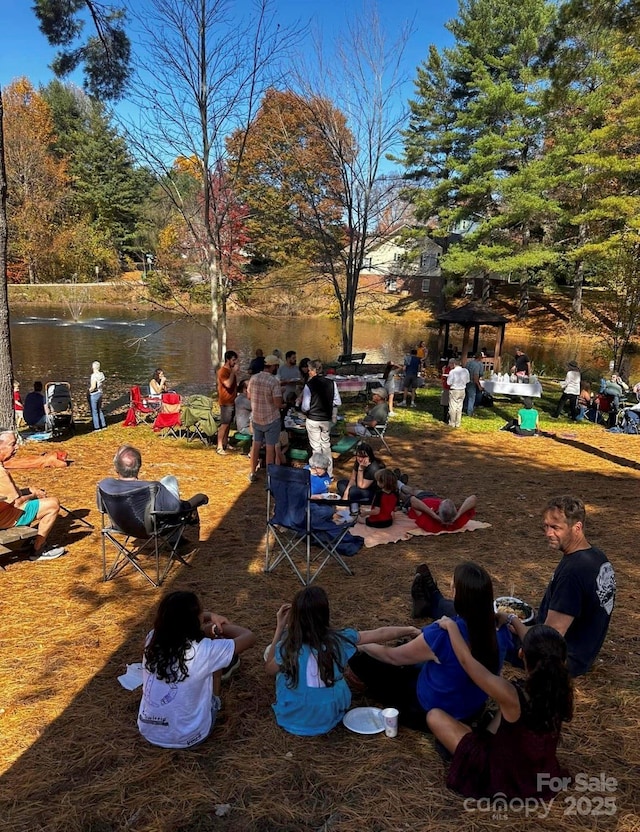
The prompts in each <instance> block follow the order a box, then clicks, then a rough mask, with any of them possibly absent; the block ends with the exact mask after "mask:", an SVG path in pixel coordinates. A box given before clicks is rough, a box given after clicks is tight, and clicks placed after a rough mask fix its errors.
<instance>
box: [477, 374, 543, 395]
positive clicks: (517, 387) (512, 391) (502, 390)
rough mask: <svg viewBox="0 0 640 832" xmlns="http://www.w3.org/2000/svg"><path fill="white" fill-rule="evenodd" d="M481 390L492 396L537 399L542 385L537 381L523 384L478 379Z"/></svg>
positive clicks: (540, 393)
mask: <svg viewBox="0 0 640 832" xmlns="http://www.w3.org/2000/svg"><path fill="white" fill-rule="evenodd" d="M480 384H481V385H482V389H483V390H485V391H486V392H487V393H489V394H490V395H492V396H495V395H496V394H497V395H501V396H517V397H518V398H521V397H522V396H528V397H530V398H535V399H539V398H540V397H541V396H542V385H541V384H540V382H539V381H537V380H536V381H534V382H533V383H531V382H530V383H529V384H524V383H522V382H518V381H490V380H489V379H486V380H485V379H480Z"/></svg>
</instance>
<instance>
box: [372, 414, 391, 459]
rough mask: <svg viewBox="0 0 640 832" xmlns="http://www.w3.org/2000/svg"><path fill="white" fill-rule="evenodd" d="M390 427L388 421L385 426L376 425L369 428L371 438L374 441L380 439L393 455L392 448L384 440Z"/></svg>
mask: <svg viewBox="0 0 640 832" xmlns="http://www.w3.org/2000/svg"><path fill="white" fill-rule="evenodd" d="M388 426H389V420H388V419H387V421H386V422H385V423H384V424H383V425H376V426H375V427H372V428H369V431H370V432H371V438H372V439H379V440H380V442H382V444H383V445H384V446H385V448H386V449H387V451H388V452H389V453H391V448H390V447H389V445H388V444H387V440H386V439H385V438H384V435H385V433H386V432H387V427H388Z"/></svg>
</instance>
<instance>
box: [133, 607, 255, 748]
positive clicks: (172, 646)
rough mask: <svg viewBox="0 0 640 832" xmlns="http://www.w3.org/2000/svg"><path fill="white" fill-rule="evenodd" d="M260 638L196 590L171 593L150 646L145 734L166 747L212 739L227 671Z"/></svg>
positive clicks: (145, 665) (145, 666) (141, 715)
mask: <svg viewBox="0 0 640 832" xmlns="http://www.w3.org/2000/svg"><path fill="white" fill-rule="evenodd" d="M255 640H256V637H255V636H254V634H253V633H252V632H251V630H248V629H247V628H246V627H240V626H239V625H238V624H233V623H232V622H231V621H229V620H228V619H227V618H225V617H224V616H223V615H216V614H215V613H212V612H207V611H205V610H203V609H202V605H201V603H200V600H199V598H198V596H197V595H196V594H195V593H194V592H171V593H169V595H167V596H165V597H164V598H163V599H162V601H160V604H159V606H158V610H157V612H156V618H155V621H154V623H153V630H151V632H150V633H149V634H148V635H147V639H146V642H145V648H144V657H143V662H142V675H143V685H142V701H141V702H140V709H139V711H138V728H139V730H140V733H141V734H142V736H143V737H144V738H145V739H147V740H148V741H149V742H150V743H152V744H153V745H160V746H162V747H164V748H189V747H190V746H192V745H196V744H197V743H199V742H202V741H203V740H204V739H206V737H207V736H208V734H209V732H210V731H211V729H212V727H213V725H214V723H215V719H216V715H217V713H218V710H219V709H220V697H219V696H218V695H217V692H218V690H217V689H219V679H220V677H221V676H222V671H223V670H224V669H225V668H227V669H229V670H231V669H232V668H235V667H236V666H237V662H238V661H239V660H238V659H237V656H238V654H240V653H242V652H243V651H244V650H247V649H248V648H249V647H251V646H252V645H253V644H254V643H255ZM214 676H215V678H214ZM214 682H215V683H216V684H215V685H214ZM214 687H215V688H216V690H214Z"/></svg>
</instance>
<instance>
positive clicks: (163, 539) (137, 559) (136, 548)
mask: <svg viewBox="0 0 640 832" xmlns="http://www.w3.org/2000/svg"><path fill="white" fill-rule="evenodd" d="M159 490H160V483H158V482H145V483H142V484H140V485H138V486H132V487H131V489H130V490H128V491H126V492H123V493H109V491H108V490H106V489H105V487H104V484H102V485H98V493H97V501H98V509H99V511H100V512H101V514H102V570H103V578H104V580H105V581H109V580H111V579H112V578H115V577H116V575H118V574H119V573H120V572H121V571H122V570H123V569H124V567H125V566H126V565H127V564H129V563H130V564H131V565H132V566H133V567H134V569H136V570H137V571H138V572H139V573H140V574H141V575H144V577H145V578H146V579H147V580H148V581H149V583H150V584H152V585H153V586H160V585H161V584H162V582H163V581H164V579H165V578H166V576H167V573H168V572H169V570H170V569H171V566H172V565H173V563H174V561H179V562H180V563H182V564H184V565H185V566H189V565H190V564H189V563H188V562H187V561H186V560H185V559H184V557H182V556H181V555H180V554H179V553H178V546H179V545H180V541H181V538H182V533H183V532H184V530H185V528H186V526H188V525H195V524H196V523H197V522H198V506H201V505H205V504H206V503H207V502H208V501H209V500H208V498H207V497H206V496H205V495H204V494H197V495H196V496H195V497H192V498H191V500H189V501H188V502H189V503H190V508H189V509H188V510H185V511H183V512H180V513H178V514H176V513H175V512H163V511H156V509H155V501H156V495H157V493H158V491H159ZM107 541H109V542H110V543H111V544H112V545H113V546H114V548H115V550H116V556H115V560H113V562H112V563H111V564H110V565H107ZM165 553H166V556H167V562H166V565H165V566H164V568H162V569H161V557H163V556H164V555H165ZM145 556H148V559H149V560H152V562H153V563H155V570H154V572H155V580H154V578H153V577H152V574H150V573H149V571H147V569H145V567H144V566H143V563H142V560H141V558H144V557H145ZM147 568H148V567H147Z"/></svg>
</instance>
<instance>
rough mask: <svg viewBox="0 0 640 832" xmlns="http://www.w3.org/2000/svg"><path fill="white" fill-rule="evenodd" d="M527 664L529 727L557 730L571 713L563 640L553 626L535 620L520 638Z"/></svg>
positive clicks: (538, 729) (571, 700)
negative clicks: (521, 638) (534, 623)
mask: <svg viewBox="0 0 640 832" xmlns="http://www.w3.org/2000/svg"><path fill="white" fill-rule="evenodd" d="M522 649H523V652H524V660H525V665H526V668H527V679H526V682H525V692H526V694H527V697H528V699H529V706H530V707H529V714H528V718H527V722H528V723H529V727H530V728H531V729H532V730H533V731H536V732H537V733H545V732H548V731H559V730H560V727H561V725H562V723H563V722H569V720H570V719H571V718H572V716H573V685H572V683H571V679H570V678H569V672H568V670H567V644H566V642H565V640H564V638H563V637H562V636H561V635H560V633H559V632H558V631H557V630H554V629H553V627H548V626H547V625H546V624H536V625H535V626H533V627H530V628H529V630H528V631H527V633H526V635H525V637H524V641H523V642H522Z"/></svg>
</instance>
